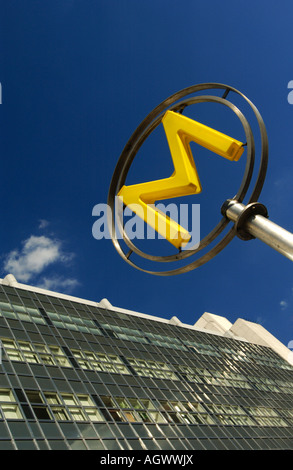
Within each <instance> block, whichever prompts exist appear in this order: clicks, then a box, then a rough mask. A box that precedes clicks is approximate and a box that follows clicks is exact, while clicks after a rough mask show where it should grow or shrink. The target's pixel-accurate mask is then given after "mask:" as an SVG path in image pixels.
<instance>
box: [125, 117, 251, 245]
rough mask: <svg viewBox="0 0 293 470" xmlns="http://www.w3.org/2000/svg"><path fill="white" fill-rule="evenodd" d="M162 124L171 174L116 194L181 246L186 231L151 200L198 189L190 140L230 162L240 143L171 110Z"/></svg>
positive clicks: (238, 154)
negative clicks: (172, 168) (170, 160)
mask: <svg viewBox="0 0 293 470" xmlns="http://www.w3.org/2000/svg"><path fill="white" fill-rule="evenodd" d="M162 123H163V126H164V130H165V133H166V137H167V141H168V144H169V149H170V152H171V156H172V160H173V164H174V173H173V174H172V175H171V176H170V177H169V178H163V179H160V180H155V181H149V182H146V183H140V184H135V185H131V186H126V185H124V186H123V187H122V188H121V190H120V191H119V193H118V197H119V198H120V199H121V200H123V204H125V205H126V206H128V207H129V208H130V209H131V210H132V211H133V212H134V213H135V214H137V215H138V216H139V217H141V218H142V219H143V220H144V221H145V222H146V223H147V224H149V225H150V226H151V227H152V228H153V229H154V230H156V231H157V232H158V233H159V234H160V235H162V236H163V237H165V238H166V239H167V240H168V241H169V242H170V243H172V245H174V246H175V247H176V248H181V247H183V246H184V245H185V244H186V243H188V241H189V240H190V234H189V232H188V231H187V230H186V229H185V228H183V227H181V226H180V225H179V224H178V223H177V222H175V221H174V220H172V219H171V218H170V217H168V216H167V215H166V214H164V213H163V212H162V211H160V210H158V209H157V208H156V206H155V202H156V201H159V200H163V199H169V198H175V197H181V196H187V195H192V194H198V193H200V192H201V189H202V188H201V184H200V180H199V176H198V173H197V170H196V166H195V163H194V159H193V155H192V152H191V149H190V145H189V144H190V142H196V143H197V144H199V145H201V146H203V147H205V148H207V149H208V150H211V151H212V152H215V153H216V154H218V155H220V156H222V157H224V158H227V159H228V160H231V161H238V160H239V158H240V157H241V155H242V153H243V151H244V147H243V143H242V142H239V141H238V140H235V139H233V138H231V137H229V136H227V135H225V134H223V133H221V132H219V131H217V130H215V129H212V128H210V127H208V126H205V125H204V124H201V123H199V122H197V121H194V120H192V119H190V118H188V117H186V116H183V115H181V114H178V113H176V112H173V111H167V112H166V113H165V115H164V117H163V119H162Z"/></svg>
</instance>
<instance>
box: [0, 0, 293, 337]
mask: <svg viewBox="0 0 293 470" xmlns="http://www.w3.org/2000/svg"><path fill="white" fill-rule="evenodd" d="M292 14H293V6H292V2H290V1H289V0H283V1H282V2H276V1H273V0H268V1H264V0H259V1H258V2H255V1H252V0H246V1H242V0H239V1H237V2H233V1H230V0H224V1H222V2H218V1H216V0H213V1H207V2H195V1H194V0H180V1H179V0H156V1H153V0H149V1H148V2H143V1H137V0H124V1H121V0H95V1H92V0H82V1H77V0H62V1H61V2H60V1H59V0H50V1H37V0H26V1H25V2H24V1H22V0H10V1H9V2H7V1H3V0H2V1H1V17H0V31H1V32H0V82H1V85H2V103H1V105H0V122H1V132H0V148H1V173H2V178H1V186H0V197H1V202H2V204H1V207H2V211H1V224H2V230H1V251H0V262H1V274H0V275H1V277H4V276H5V275H6V274H7V273H8V272H13V273H14V274H15V276H16V278H17V280H18V281H19V282H24V283H27V284H31V285H39V286H43V287H46V288H51V289H52V290H57V291H62V292H66V293H69V294H72V295H75V296H78V297H83V298H87V299H90V300H96V301H99V300H101V299H102V298H104V297H106V298H108V299H109V301H110V302H111V303H112V304H113V305H116V306H120V307H124V308H128V309H131V310H137V311H141V312H144V313H148V314H153V315H158V316H162V317H164V318H171V317H172V316H173V315H176V316H177V317H178V318H179V319H180V320H181V321H182V322H184V323H189V324H193V323H195V321H196V320H197V319H198V318H199V317H200V316H201V315H202V313H204V312H205V311H208V312H211V313H215V314H218V315H223V316H225V317H226V318H228V319H229V320H230V321H231V322H234V321H235V320H236V319H237V318H239V317H242V318H245V319H247V320H250V321H254V322H260V323H261V324H262V325H263V326H264V327H265V328H267V329H268V330H269V331H270V332H272V333H273V334H274V335H275V336H276V337H277V338H279V339H280V340H281V341H282V342H283V343H284V344H286V345H287V344H288V343H289V341H291V340H292V339H293V275H292V264H291V262H290V261H289V260H287V259H286V258H284V257H283V256H281V255H280V254H278V253H276V252H274V251H273V250H272V249H271V248H269V247H267V246H266V245H264V244H263V243H262V242H260V241H258V240H253V241H250V242H243V241H241V240H239V239H236V238H235V239H234V240H233V241H232V242H231V243H230V244H229V245H228V246H227V247H226V248H225V250H224V251H222V252H221V253H220V254H219V255H218V256H217V257H216V258H214V259H213V260H212V261H210V262H209V263H207V264H205V265H204V266H202V267H200V268H198V269H196V270H194V271H191V272H189V273H187V274H184V275H180V276H172V277H162V278H161V277H157V276H151V275H148V274H144V273H142V272H139V271H137V270H135V269H133V268H131V267H130V266H129V265H128V264H126V263H125V262H124V261H123V260H122V259H121V258H120V257H119V255H118V254H117V253H116V251H115V249H114V247H113V245H112V242H111V241H109V240H96V239H95V238H94V237H93V236H92V226H93V223H94V222H95V220H96V218H95V217H93V216H92V210H93V207H94V206H95V205H96V204H99V203H105V202H106V201H107V194H108V189H109V185H110V181H111V177H112V173H113V171H114V168H115V165H116V162H117V160H118V158H119V156H120V154H121V152H122V149H123V147H124V145H125V144H126V142H127V141H128V139H129V137H130V136H131V134H132V133H133V131H134V130H135V129H136V127H137V126H138V124H139V123H140V122H141V121H142V119H143V118H144V117H145V116H146V115H147V114H148V113H149V112H150V111H151V110H152V109H153V108H155V107H156V106H157V104H158V103H160V102H161V101H163V100H164V99H165V98H167V97H168V96H170V95H172V94H173V93H175V92H176V91H178V90H181V89H183V88H185V87H188V86H191V85H194V84H198V83H205V82H218V83H224V84H228V85H230V86H233V87H235V88H237V89H238V90H240V91H241V92H243V93H244V94H245V95H246V96H248V97H249V98H250V99H251V100H252V101H253V102H254V104H255V105H256V106H257V107H258V109H259V111H260V112H261V114H262V116H263V119H264V121H265V124H266V127H267V132H268V137H269V147H270V153H269V167H268V173H267V178H266V181H265V185H264V188H263V191H262V194H261V197H260V202H262V203H264V204H266V205H267V207H268V210H269V214H270V218H271V220H273V221H275V222H276V223H278V224H280V225H282V226H283V227H285V228H287V229H288V230H290V231H293V223H292V203H293V189H292V175H293V162H292V156H293V155H292V154H293V150H292V143H293V141H292V139H293V134H292V125H293V106H292V105H291V104H289V102H288V93H289V91H290V90H289V89H288V83H289V81H290V80H293V69H292V64H293V61H292V52H291V49H292V43H293V35H292V24H291V23H292ZM217 110H218V108H215V110H214V109H213V111H212V112H213V118H215V119H217V118H218V119H221V117H220V115H219V116H218V115H217ZM233 137H234V136H233ZM235 137H236V136H235ZM168 158H170V155H169V154H168V152H167V153H166V155H165V160H164V159H163V157H162V160H161V159H159V158H158V157H157V155H156V154H155V153H154V149H153V153H152V154H151V155H150V161H149V162H152V161H154V164H152V163H150V164H149V165H148V164H146V165H145V166H144V164H141V165H140V164H139V163H140V162H139V161H138V162H137V161H135V164H136V167H135V168H134V173H133V177H134V180H135V176H136V175H137V176H138V177H141V175H146V174H147V175H149V176H150V178H151V179H152V171H153V172H154V179H155V178H156V177H157V175H158V174H159V175H160V176H165V169H166V171H167V173H168V171H169V167H168V169H167V165H169V160H168ZM215 158H217V157H215ZM152 159H153V160H152ZM199 159H200V160H199V165H200V168H202V169H203V170H204V169H205V168H206V166H207V163H204V162H205V155H204V154H202V156H200V155H199ZM211 161H212V160H211ZM213 161H214V162H215V163H213V165H210V166H209V168H210V170H209V172H207V173H205V172H204V171H203V173H202V175H203V183H204V187H205V188H206V191H205V192H204V193H202V195H201V196H200V199H197V200H195V203H197V202H199V203H200V204H201V208H202V211H201V225H202V229H203V230H204V228H205V226H207V227H209V226H210V225H211V226H213V225H215V222H214V217H215V216H216V217H218V216H217V214H215V211H220V207H221V205H222V203H223V202H224V201H223V195H224V198H226V197H227V198H229V197H232V196H233V195H234V194H230V191H231V189H230V187H231V181H232V180H231V179H229V178H230V176H228V175H229V174H230V173H226V170H225V168H226V167H225V168H224V166H222V167H221V168H222V169H223V174H221V176H220V177H219V180H218V179H217V178H216V177H217V176H218V170H216V168H218V166H217V165H218V164H217V163H216V160H213ZM229 164H230V163H229ZM165 165H166V167H165ZM223 165H224V164H223ZM227 168H228V167H227ZM239 169H240V170H241V164H240V166H239ZM240 170H237V171H236V170H235V171H236V173H235V179H236V178H237V176H238V177H239V174H238V173H239V171H240ZM227 171H228V170H227ZM229 171H230V169H229ZM231 171H232V170H231ZM233 171H234V170H233ZM136 172H137V173H136ZM210 177H211V180H210V179H209V178H210ZM231 178H233V176H231ZM209 181H211V182H212V183H211V182H210V184H209ZM237 181H238V180H237ZM218 183H219V185H220V186H219V187H221V191H222V192H223V194H222V192H221V193H220V194H219V192H218V190H219V187H218V186H217V184H218ZM233 184H234V181H233ZM235 184H236V183H235ZM236 187H237V185H236ZM225 189H227V195H226V193H225ZM207 201H208V203H210V204H211V207H213V210H212V211H211V213H208V211H206V210H205V207H206V206H205V204H206V202H207ZM217 221H218V219H217V220H216V222H217ZM203 235H204V233H203Z"/></svg>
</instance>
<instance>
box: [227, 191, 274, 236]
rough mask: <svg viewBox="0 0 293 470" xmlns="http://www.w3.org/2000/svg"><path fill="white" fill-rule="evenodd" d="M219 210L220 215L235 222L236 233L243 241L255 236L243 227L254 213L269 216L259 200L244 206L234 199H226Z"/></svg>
mask: <svg viewBox="0 0 293 470" xmlns="http://www.w3.org/2000/svg"><path fill="white" fill-rule="evenodd" d="M221 212H222V215H224V216H225V217H227V218H228V219H229V220H233V222H235V225H234V228H235V231H236V235H237V236H238V237H239V238H240V239H241V240H245V241H247V240H252V239H254V238H255V237H254V236H253V235H251V234H250V233H249V232H248V231H247V230H246V229H245V224H246V222H247V221H248V219H249V218H250V217H252V216H255V215H261V216H263V217H265V218H268V217H269V215H268V210H267V208H266V207H265V206H264V205H263V204H261V203H260V202H252V203H250V204H247V206H244V205H243V204H241V203H239V202H238V201H236V200H235V199H227V201H225V202H224V204H223V205H222V208H221Z"/></svg>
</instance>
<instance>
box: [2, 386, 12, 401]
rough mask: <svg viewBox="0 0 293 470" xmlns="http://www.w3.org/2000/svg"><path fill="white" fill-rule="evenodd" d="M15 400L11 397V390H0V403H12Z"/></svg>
mask: <svg viewBox="0 0 293 470" xmlns="http://www.w3.org/2000/svg"><path fill="white" fill-rule="evenodd" d="M14 401H15V399H14V397H13V394H12V391H11V390H6V389H5V390H3V389H2V390H0V402H14Z"/></svg>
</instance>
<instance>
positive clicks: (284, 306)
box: [280, 300, 288, 310]
mask: <svg viewBox="0 0 293 470" xmlns="http://www.w3.org/2000/svg"><path fill="white" fill-rule="evenodd" d="M280 307H281V309H282V310H286V308H287V307H288V302H286V300H281V302H280Z"/></svg>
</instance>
